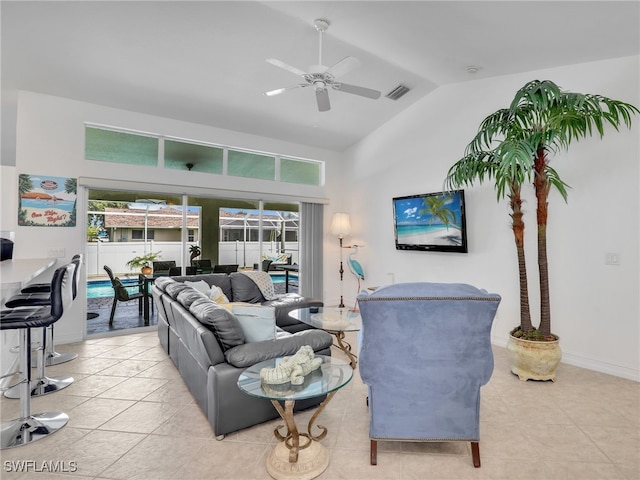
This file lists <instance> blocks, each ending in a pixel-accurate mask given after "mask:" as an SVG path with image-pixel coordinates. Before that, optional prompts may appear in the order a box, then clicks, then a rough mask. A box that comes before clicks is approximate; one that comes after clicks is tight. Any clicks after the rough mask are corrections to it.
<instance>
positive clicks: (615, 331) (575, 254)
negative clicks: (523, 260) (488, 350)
mask: <svg viewBox="0 0 640 480" xmlns="http://www.w3.org/2000/svg"><path fill="white" fill-rule="evenodd" d="M638 65H639V59H638V57H633V58H622V59H615V60H609V61H602V62H596V63H589V64H582V65H573V66H567V67H562V68H555V69H550V70H544V71H536V72H529V73H526V74H519V75H511V76H506V77H498V78H488V79H484V80H479V81H473V82H466V83H461V84H456V85H450V86H446V87H441V88H439V89H437V90H436V91H435V92H433V93H432V94H430V95H429V96H427V97H426V98H425V99H423V100H422V101H421V102H419V103H417V104H416V105H414V106H413V107H411V108H410V109H408V110H407V111H405V112H403V113H402V114H401V115H399V116H397V117H396V118H394V119H393V120H392V121H390V122H388V123H387V124H385V125H383V126H382V127H381V128H379V129H378V130H377V131H375V132H373V133H372V134H371V135H369V136H368V137H367V138H366V139H364V140H363V141H362V142H360V143H359V144H357V145H355V146H353V147H352V148H351V149H350V150H349V151H347V152H346V154H345V156H346V157H347V158H348V165H350V171H347V170H346V169H345V170H342V171H341V172H340V175H341V176H342V177H343V178H342V179H341V181H343V182H345V185H348V188H345V187H342V188H340V189H338V190H336V189H334V188H333V187H334V186H335V185H337V182H334V179H333V178H330V179H329V182H328V183H329V185H330V187H331V188H330V190H329V196H330V198H332V199H340V203H341V204H342V206H341V209H343V210H345V211H348V212H349V213H351V217H352V226H353V227H354V232H353V236H352V238H349V239H347V241H358V242H359V243H360V242H362V243H364V244H365V245H366V247H365V248H363V249H361V250H360V252H359V259H360V260H361V263H363V265H364V268H365V271H366V273H367V281H366V285H368V286H370V285H378V284H381V283H384V282H385V280H386V274H387V273H388V272H393V273H394V274H395V281H396V282H404V281H434V282H464V283H471V284H474V285H476V286H478V287H481V288H485V289H487V290H489V291H492V292H497V293H499V294H500V295H501V296H502V304H501V306H500V309H499V312H498V316H497V318H496V321H495V323H494V328H493V332H492V334H493V341H494V342H495V343H497V344H500V345H503V344H505V342H506V339H507V336H508V332H509V330H510V329H511V328H513V327H514V326H515V325H516V324H518V323H519V304H518V277H517V263H516V255H515V247H514V244H513V235H512V232H511V230H510V226H509V224H510V218H509V217H508V206H507V203H506V202H505V201H502V202H500V203H499V204H498V203H496V197H495V193H494V191H493V188H492V186H491V185H485V186H482V187H474V188H471V189H466V191H465V195H466V200H467V227H468V234H469V253H468V254H454V253H436V252H409V251H396V250H395V247H394V237H393V219H392V205H391V199H392V197H395V196H401V195H407V194H417V193H424V192H433V191H440V190H442V182H443V179H444V177H445V176H446V172H447V170H448V168H449V167H450V166H451V165H452V164H453V163H454V162H455V161H456V160H458V159H459V158H460V157H461V156H462V155H463V153H464V149H465V147H466V145H467V144H468V143H469V141H470V140H471V139H472V138H473V136H474V134H475V133H476V131H477V128H478V126H479V124H480V122H481V121H482V120H483V119H484V118H485V117H486V116H487V115H488V114H490V113H493V112H494V111H495V110H497V109H498V108H503V107H507V106H508V105H509V103H510V101H511V99H512V98H513V95H514V93H515V91H516V90H517V89H518V88H520V87H521V86H522V85H524V84H525V83H526V82H527V81H530V80H533V79H536V78H537V79H541V80H542V79H550V80H553V81H554V82H556V83H557V84H559V85H560V86H561V87H563V88H565V89H567V90H573V91H578V92H584V93H599V94H602V95H605V96H608V97H611V98H614V99H617V100H624V101H627V102H630V103H633V104H634V105H636V106H638V105H640V99H639V92H640V90H639V85H640V82H639V68H638ZM634 120H635V123H634V125H633V128H632V130H631V131H628V130H623V131H622V132H621V133H616V132H615V131H614V130H613V129H609V130H608V131H607V134H606V136H605V137H604V139H603V140H600V139H599V138H595V139H586V140H583V141H582V142H581V143H577V144H575V145H573V146H572V147H571V150H570V151H569V152H561V153H560V154H559V155H558V156H556V157H555V158H554V159H553V160H552V166H553V167H554V168H556V169H557V170H558V171H559V173H560V175H561V177H562V178H563V179H564V180H565V181H566V182H567V183H569V184H570V185H571V187H572V189H571V190H570V192H569V200H568V202H569V203H568V204H565V203H564V202H563V200H562V198H561V197H560V196H559V195H558V194H557V193H555V192H554V193H552V194H551V197H550V215H549V227H548V254H549V269H550V275H551V277H550V283H551V302H552V303H551V309H552V329H553V331H554V333H556V334H558V335H559V336H560V338H561V346H562V349H563V352H564V357H563V361H564V362H566V363H571V364H576V365H581V366H585V367H588V368H592V369H595V370H599V371H603V372H608V373H613V374H616V375H619V376H623V377H627V378H633V379H636V380H637V379H639V378H640V348H639V338H640V332H639V318H640V309H639V297H640V296H639V295H638V294H639V293H640V288H639V258H638V254H639V247H638V245H639V243H638V239H639V218H640V210H639V169H638V159H639V158H640V154H639V140H640V135H639V130H640V128H639V127H640V117H636V118H635V119H634ZM524 197H525V198H526V199H527V202H526V203H525V205H524V208H525V209H526V211H527V213H526V217H525V221H526V222H527V230H526V248H527V251H528V258H527V260H528V268H529V285H530V294H531V305H532V307H534V308H533V311H532V314H533V315H534V318H537V317H538V310H537V309H536V308H535V307H536V306H537V304H538V295H537V289H538V282H537V263H536V262H537V259H536V256H535V252H536V228H535V198H534V196H533V195H532V191H531V190H529V191H525V192H524ZM332 207H333V205H332ZM336 211H337V210H336ZM328 216H329V218H330V212H328ZM332 242H334V239H331V238H327V243H328V244H329V243H332ZM336 250H337V249H336ZM607 252H614V253H617V254H619V256H620V265H619V266H609V265H605V254H606V253H607ZM326 261H327V262H328V263H326V264H325V277H327V278H330V279H333V282H331V281H325V285H326V286H327V285H331V283H333V285H334V289H333V293H329V292H327V293H328V294H329V295H335V292H336V290H335V288H336V287H335V285H336V282H335V278H336V276H335V274H334V273H333V271H332V270H331V267H333V265H334V263H335V262H337V257H336V256H334V257H333V259H331V258H327V259H326ZM345 293H346V294H347V297H349V299H350V301H352V300H353V296H354V294H355V283H354V280H353V277H351V276H350V275H348V276H347V277H346V278H345ZM536 323H537V321H536Z"/></svg>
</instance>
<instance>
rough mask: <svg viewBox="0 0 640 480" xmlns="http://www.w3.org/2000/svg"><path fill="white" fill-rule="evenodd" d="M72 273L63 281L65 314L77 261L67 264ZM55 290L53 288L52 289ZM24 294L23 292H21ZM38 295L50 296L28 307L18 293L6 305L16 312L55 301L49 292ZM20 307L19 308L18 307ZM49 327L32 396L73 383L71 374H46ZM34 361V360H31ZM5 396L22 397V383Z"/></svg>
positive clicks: (43, 331) (43, 332)
mask: <svg viewBox="0 0 640 480" xmlns="http://www.w3.org/2000/svg"><path fill="white" fill-rule="evenodd" d="M67 266H68V267H69V268H70V269H71V271H72V273H71V275H70V276H69V280H65V281H63V282H62V287H61V288H62V291H61V298H62V315H64V312H66V311H68V310H69V307H70V306H71V303H72V302H73V286H74V281H75V279H74V278H73V272H76V271H77V268H78V265H77V263H70V264H68V265H67ZM51 286H53V283H52V284H51ZM52 291H53V290H52ZM21 295H22V294H21ZM27 295H36V294H27ZM37 295H41V296H42V295H48V297H47V298H46V299H45V298H35V299H34V300H33V302H32V303H33V304H34V306H32V307H28V305H29V302H28V301H27V300H26V299H21V300H16V297H19V296H20V295H16V296H15V297H12V298H11V299H10V300H9V301H8V302H7V303H6V306H8V307H13V309H14V310H15V311H16V312H19V311H20V310H32V309H38V308H40V307H45V308H46V307H48V306H50V305H51V302H52V301H53V294H52V293H49V294H46V293H39V294H37ZM18 307H19V308H18ZM62 315H61V316H62ZM52 325H53V324H51V325H50V326H52ZM48 330H49V328H48V327H44V328H43V329H42V342H41V343H40V345H39V347H38V349H37V352H36V359H37V360H36V365H37V368H38V373H37V377H36V378H35V380H32V381H31V396H32V397H38V396H41V395H47V394H48V393H54V392H57V391H58V390H62V389H63V388H66V387H68V386H69V385H71V384H72V383H73V377H69V376H65V377H47V376H46V374H45V362H44V359H45V351H46V348H47V332H48ZM31 363H32V362H31ZM4 396H5V397H7V398H20V397H21V392H20V385H15V386H14V387H10V388H8V389H7V390H6V391H5V392H4Z"/></svg>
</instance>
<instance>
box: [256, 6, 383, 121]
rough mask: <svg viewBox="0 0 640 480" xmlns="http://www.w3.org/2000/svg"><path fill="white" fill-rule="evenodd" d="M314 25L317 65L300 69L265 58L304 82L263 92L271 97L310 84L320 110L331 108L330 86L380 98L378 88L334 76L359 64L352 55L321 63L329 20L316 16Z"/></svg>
mask: <svg viewBox="0 0 640 480" xmlns="http://www.w3.org/2000/svg"><path fill="white" fill-rule="evenodd" d="M313 25H314V27H315V28H316V30H317V31H318V35H319V37H320V38H319V42H318V63H317V65H311V66H310V67H309V69H308V71H306V72H305V71H304V70H301V69H299V68H296V67H293V66H291V65H289V64H287V63H285V62H283V61H281V60H277V59H275V58H267V59H266V62H267V63H270V64H271V65H274V66H276V67H278V68H282V69H283V70H287V71H288V72H291V73H293V74H294V75H297V76H299V77H301V78H302V79H303V80H304V83H299V84H297V85H291V86H288V87H282V88H277V89H275V90H270V91H268V92H265V95H267V96H268V97H272V96H274V95H279V94H281V93H284V92H286V91H288V90H293V89H296V88H306V87H309V86H312V87H313V89H314V91H315V95H316V104H317V105H318V110H319V111H320V112H326V111H328V110H331V103H330V101H329V91H328V89H329V88H331V89H333V90H338V91H342V92H345V93H351V94H353V95H358V96H361V97H365V98H371V99H374V100H375V99H377V98H380V95H381V94H380V92H379V91H378V90H373V89H371V88H366V87H360V86H357V85H350V84H347V83H342V82H339V81H337V80H336V77H339V76H341V75H344V74H345V73H347V72H349V71H351V70H353V69H354V68H355V67H357V66H359V65H360V62H359V61H358V60H357V59H356V58H354V57H345V58H343V59H342V60H340V61H339V62H338V63H336V64H334V65H333V66H331V67H326V66H325V65H323V64H322V34H323V33H324V32H325V31H326V30H327V28H329V22H328V21H327V20H325V19H322V18H318V19H316V20H314V22H313Z"/></svg>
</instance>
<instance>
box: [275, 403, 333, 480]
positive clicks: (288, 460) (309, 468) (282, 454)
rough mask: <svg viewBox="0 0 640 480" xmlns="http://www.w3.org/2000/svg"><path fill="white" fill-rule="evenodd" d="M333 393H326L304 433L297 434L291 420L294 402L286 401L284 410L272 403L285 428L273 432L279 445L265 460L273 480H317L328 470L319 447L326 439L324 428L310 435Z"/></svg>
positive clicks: (322, 449)
mask: <svg viewBox="0 0 640 480" xmlns="http://www.w3.org/2000/svg"><path fill="white" fill-rule="evenodd" d="M335 393H336V392H335V391H333V392H331V393H329V394H328V395H327V398H325V399H324V401H323V402H322V403H321V404H320V405H319V406H318V409H317V410H316V411H315V413H314V414H313V416H312V417H311V419H310V420H309V423H308V425H307V432H306V433H299V432H298V427H297V426H296V422H295V419H294V418H293V406H294V405H295V401H293V400H286V401H285V402H284V409H283V408H282V405H280V402H278V401H277V400H271V403H272V404H273V406H274V407H275V409H276V410H277V411H278V413H279V414H280V416H281V417H282V419H283V420H284V421H285V424H286V425H279V426H278V427H276V429H275V430H274V431H273V433H274V435H275V436H276V438H277V439H278V440H280V442H281V443H279V444H278V445H276V447H275V448H274V449H273V451H272V452H271V454H270V455H269V457H268V458H267V472H269V475H271V476H272V477H273V478H275V479H276V480H289V479H298V480H299V479H302V480H310V479H312V478H316V477H317V476H319V475H320V474H321V473H322V472H324V471H325V470H326V469H327V467H328V466H329V452H328V451H327V449H326V448H325V447H324V446H323V445H322V444H321V443H320V440H322V439H323V438H324V437H325V436H326V435H327V428H326V427H324V426H322V425H317V427H318V428H319V429H320V430H321V432H320V433H319V434H318V435H314V434H312V433H311V429H312V428H313V426H314V423H315V421H316V419H317V418H318V415H320V413H321V412H322V410H324V407H326V406H327V404H328V403H329V402H330V401H331V399H332V398H333V396H334V395H335ZM283 426H286V428H287V432H286V435H282V434H281V433H280V428H282V427H283Z"/></svg>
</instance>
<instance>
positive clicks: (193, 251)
mask: <svg viewBox="0 0 640 480" xmlns="http://www.w3.org/2000/svg"><path fill="white" fill-rule="evenodd" d="M201 253H202V250H200V246H199V245H196V244H195V243H194V244H193V245H189V264H190V265H191V264H192V262H193V260H194V259H196V258H197V257H199V256H200V254H201Z"/></svg>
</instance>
